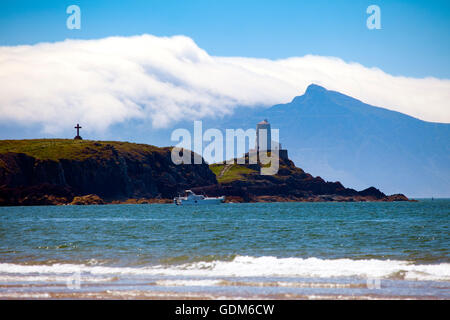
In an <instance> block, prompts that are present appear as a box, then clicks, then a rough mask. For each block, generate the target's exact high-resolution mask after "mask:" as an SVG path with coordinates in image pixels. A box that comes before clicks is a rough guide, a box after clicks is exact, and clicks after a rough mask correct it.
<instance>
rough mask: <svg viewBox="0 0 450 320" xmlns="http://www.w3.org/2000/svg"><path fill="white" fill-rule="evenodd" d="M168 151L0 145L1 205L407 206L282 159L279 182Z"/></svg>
mask: <svg viewBox="0 0 450 320" xmlns="http://www.w3.org/2000/svg"><path fill="white" fill-rule="evenodd" d="M170 153H171V148H170V147H165V148H159V147H155V146H151V145H145V144H136V143H128V142H118V141H90V140H68V139H37V140H3V141H0V205H1V206H13V205H63V204H107V203H154V202H158V203H166V202H172V199H173V197H175V196H176V195H178V194H179V193H180V192H183V191H184V190H185V189H193V190H194V191H195V192H198V193H206V194H208V195H211V196H213V195H222V194H224V195H226V196H227V198H228V200H229V201H232V202H257V201H404V200H408V199H407V198H406V197H405V196H404V195H401V194H400V195H392V196H386V195H385V194H384V193H382V192H381V191H379V190H378V189H376V188H373V187H371V188H368V189H366V190H363V191H359V192H358V191H356V190H353V189H348V188H345V187H344V186H342V184H341V183H339V182H326V181H324V180H323V179H322V178H320V177H313V176H311V175H310V174H308V173H306V172H304V171H303V170H302V169H300V168H297V167H296V166H295V165H294V163H293V162H292V161H290V160H289V159H281V158H280V169H279V172H278V173H277V174H276V175H273V176H262V175H260V174H259V165H258V164H254V165H250V164H249V165H238V164H234V165H224V164H212V165H208V164H207V163H206V162H204V161H203V163H202V164H181V165H175V164H173V163H172V161H171V157H170Z"/></svg>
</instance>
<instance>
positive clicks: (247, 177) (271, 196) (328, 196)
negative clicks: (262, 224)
mask: <svg viewBox="0 0 450 320" xmlns="http://www.w3.org/2000/svg"><path fill="white" fill-rule="evenodd" d="M245 161H246V163H247V164H244V165H238V164H234V165H212V166H211V168H212V170H213V171H214V172H215V173H216V175H217V177H218V181H219V184H217V185H210V186H203V187H198V188H193V191H194V192H196V193H204V194H207V195H210V196H219V195H226V196H227V199H228V201H230V202H275V201H311V202H315V201H407V200H408V198H407V197H405V196H404V195H402V194H397V195H392V196H386V195H385V194H384V193H383V192H381V191H380V190H378V189H376V188H374V187H370V188H367V189H365V190H362V191H359V192H358V191H356V190H354V189H350V188H345V187H344V186H343V185H342V184H341V183H340V182H328V181H325V180H323V179H322V178H321V177H313V176H312V175H310V174H309V173H306V172H304V171H303V170H302V169H300V168H297V167H296V166H295V165H294V163H293V162H292V161H291V160H289V159H287V158H280V159H279V170H278V173H277V174H276V175H260V165H259V164H251V165H250V164H248V156H246V158H245ZM235 162H236V161H235Z"/></svg>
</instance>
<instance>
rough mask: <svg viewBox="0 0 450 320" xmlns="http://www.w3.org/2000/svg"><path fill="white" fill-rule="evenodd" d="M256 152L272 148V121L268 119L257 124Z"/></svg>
mask: <svg viewBox="0 0 450 320" xmlns="http://www.w3.org/2000/svg"><path fill="white" fill-rule="evenodd" d="M255 149H256V152H259V151H260V150H261V151H270V150H272V134H271V130H270V123H269V122H268V121H267V119H264V120H263V121H261V122H259V123H258V124H257V125H256V143H255Z"/></svg>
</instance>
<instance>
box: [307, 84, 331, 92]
mask: <svg viewBox="0 0 450 320" xmlns="http://www.w3.org/2000/svg"><path fill="white" fill-rule="evenodd" d="M325 91H327V89H325V88H324V87H321V86H319V85H317V84H314V83H311V84H310V85H309V86H308V88H306V91H305V95H310V94H315V93H322V92H325Z"/></svg>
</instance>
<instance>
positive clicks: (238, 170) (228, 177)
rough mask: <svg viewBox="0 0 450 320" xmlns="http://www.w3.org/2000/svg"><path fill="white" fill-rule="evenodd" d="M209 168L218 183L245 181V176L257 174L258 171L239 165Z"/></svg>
mask: <svg viewBox="0 0 450 320" xmlns="http://www.w3.org/2000/svg"><path fill="white" fill-rule="evenodd" d="M209 168H210V169H211V171H212V172H213V173H214V174H215V175H216V178H217V181H218V182H219V183H227V182H231V181H234V180H243V181H246V180H247V175H251V174H259V172H258V171H256V170H253V169H250V168H248V167H246V166H244V165H239V164H232V165H226V164H212V165H210V166H209Z"/></svg>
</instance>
